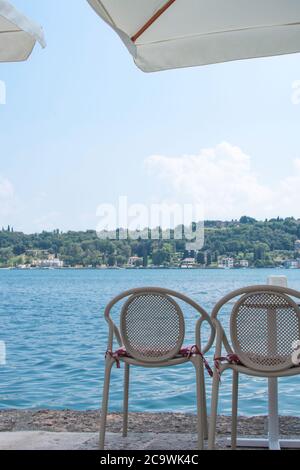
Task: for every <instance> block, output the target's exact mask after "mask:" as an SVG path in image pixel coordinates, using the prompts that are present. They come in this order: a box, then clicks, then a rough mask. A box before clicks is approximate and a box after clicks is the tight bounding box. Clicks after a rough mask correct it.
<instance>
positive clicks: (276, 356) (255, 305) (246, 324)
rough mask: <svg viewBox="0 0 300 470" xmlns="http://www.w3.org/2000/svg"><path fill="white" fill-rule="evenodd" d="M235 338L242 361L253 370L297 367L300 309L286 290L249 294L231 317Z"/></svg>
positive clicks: (240, 301) (232, 331) (278, 369)
mask: <svg viewBox="0 0 300 470" xmlns="http://www.w3.org/2000/svg"><path fill="white" fill-rule="evenodd" d="M230 333H231V341H232V345H233V348H234V351H235V353H236V354H237V355H238V356H239V359H240V360H241V362H242V363H243V364H244V365H245V366H247V367H250V368H252V369H255V370H259V371H266V372H271V371H273V372H276V371H282V370H285V369H289V368H290V367H292V366H293V362H292V351H293V342H294V341H296V340H299V339H300V310H299V307H298V305H297V304H296V303H295V302H294V301H293V300H292V299H291V298H290V297H289V296H288V295H285V294H284V293H279V292H276V290H274V291H273V292H272V291H266V292H263V291H258V292H251V293H247V294H246V295H244V296H242V297H241V298H240V299H239V301H238V302H237V303H236V304H235V306H234V308H233V311H232V314H231V318H230Z"/></svg>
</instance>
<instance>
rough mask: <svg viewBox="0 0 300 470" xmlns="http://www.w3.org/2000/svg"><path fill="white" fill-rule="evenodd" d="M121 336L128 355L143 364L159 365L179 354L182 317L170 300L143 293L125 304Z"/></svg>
mask: <svg viewBox="0 0 300 470" xmlns="http://www.w3.org/2000/svg"><path fill="white" fill-rule="evenodd" d="M120 333H121V336H122V339H123V343H124V346H125V348H126V351H127V352H128V353H129V354H130V355H131V356H132V357H134V358H136V359H139V360H142V361H144V362H160V361H166V360H168V359H171V358H172V357H174V356H175V355H176V354H178V352H179V350H180V348H181V346H182V343H183V340H184V334H185V324H184V317H183V313H182V311H181V309H180V307H179V305H178V304H177V303H176V302H175V300H173V299H172V298H171V297H170V296H168V295H166V294H162V293H155V292H147V291H145V292H143V293H141V294H136V295H132V296H131V297H129V299H128V300H127V302H126V303H125V304H124V306H123V308H122V312H121V319H120Z"/></svg>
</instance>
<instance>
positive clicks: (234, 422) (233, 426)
mask: <svg viewBox="0 0 300 470" xmlns="http://www.w3.org/2000/svg"><path fill="white" fill-rule="evenodd" d="M238 393H239V373H238V372H237V371H235V370H234V371H233V375H232V421H231V448H232V449H233V450H235V449H236V442H237V417H238Z"/></svg>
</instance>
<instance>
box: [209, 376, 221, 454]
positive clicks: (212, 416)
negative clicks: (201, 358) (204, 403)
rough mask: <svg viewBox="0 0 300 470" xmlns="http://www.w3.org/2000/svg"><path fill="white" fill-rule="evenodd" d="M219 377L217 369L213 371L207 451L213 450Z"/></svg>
mask: <svg viewBox="0 0 300 470" xmlns="http://www.w3.org/2000/svg"><path fill="white" fill-rule="evenodd" d="M219 386H220V377H219V374H218V371H217V369H216V368H215V369H214V377H213V385H212V397H211V412H210V421H209V435H208V449H209V450H213V449H214V447H215V440H216V425H217V415H218V398H219Z"/></svg>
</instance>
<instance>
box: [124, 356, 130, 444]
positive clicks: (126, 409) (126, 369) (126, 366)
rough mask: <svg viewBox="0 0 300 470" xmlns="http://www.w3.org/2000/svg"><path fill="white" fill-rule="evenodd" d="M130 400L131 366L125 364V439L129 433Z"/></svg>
mask: <svg viewBox="0 0 300 470" xmlns="http://www.w3.org/2000/svg"><path fill="white" fill-rule="evenodd" d="M128 398H129V364H125V370H124V405H123V437H127V432H128Z"/></svg>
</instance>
